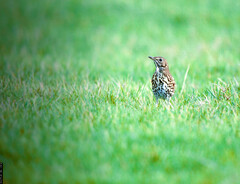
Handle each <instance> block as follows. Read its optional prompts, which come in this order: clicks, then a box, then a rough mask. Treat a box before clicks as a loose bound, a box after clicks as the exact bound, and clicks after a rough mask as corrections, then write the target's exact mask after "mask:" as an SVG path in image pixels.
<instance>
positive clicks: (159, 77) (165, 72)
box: [149, 56, 176, 105]
mask: <svg viewBox="0 0 240 184" xmlns="http://www.w3.org/2000/svg"><path fill="white" fill-rule="evenodd" d="M149 58H150V59H152V60H153V62H154V64H155V66H156V70H155V73H154V74H153V76H152V92H153V94H154V96H155V98H156V105H157V104H158V99H159V98H161V99H164V100H168V101H169V100H170V98H171V97H172V96H173V95H174V91H175V84H176V83H175V81H174V78H173V77H172V75H171V74H170V72H169V67H168V63H167V60H166V59H165V58H163V57H160V56H158V57H151V56H149Z"/></svg>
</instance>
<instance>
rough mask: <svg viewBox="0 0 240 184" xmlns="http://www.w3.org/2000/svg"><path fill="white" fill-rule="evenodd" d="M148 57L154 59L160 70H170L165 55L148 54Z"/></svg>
mask: <svg viewBox="0 0 240 184" xmlns="http://www.w3.org/2000/svg"><path fill="white" fill-rule="evenodd" d="M148 57H149V58H150V59H151V60H153V62H154V64H155V66H156V70H159V71H164V70H168V63H167V60H166V59H165V58H164V57H160V56H156V57H152V56H148Z"/></svg>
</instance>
